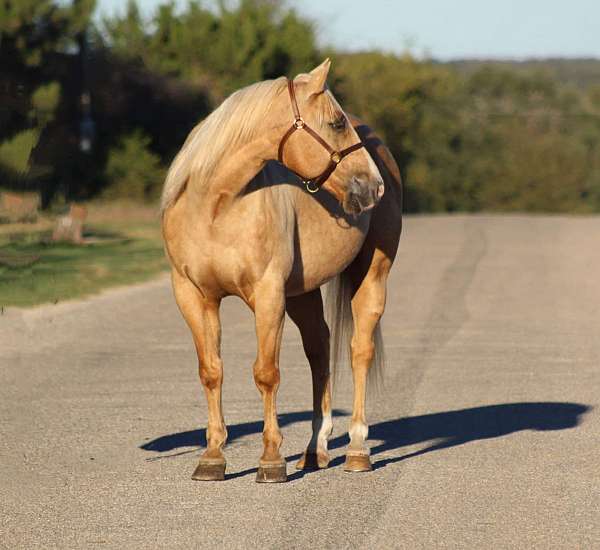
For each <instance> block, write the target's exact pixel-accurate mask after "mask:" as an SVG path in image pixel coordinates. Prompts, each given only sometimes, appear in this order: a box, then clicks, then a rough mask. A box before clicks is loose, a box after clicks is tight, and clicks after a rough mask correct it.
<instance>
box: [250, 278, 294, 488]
mask: <svg viewBox="0 0 600 550" xmlns="http://www.w3.org/2000/svg"><path fill="white" fill-rule="evenodd" d="M250 306H251V307H252V309H253V310H254V316H255V322H256V338H257V356H256V361H255V363H254V381H255V383H256V386H257V388H258V390H259V391H260V394H261V397H262V399H263V406H264V419H265V423H264V430H263V444H264V449H263V454H262V456H261V458H260V462H259V468H258V473H257V476H256V481H258V482H281V481H286V479H287V474H286V466H285V460H284V459H283V457H282V456H281V454H280V453H279V448H280V447H281V442H282V441H283V437H282V435H281V431H280V430H279V424H278V422H277V409H276V404H275V401H276V396H277V389H278V388H279V350H280V348H281V336H282V333H283V322H284V318H285V295H284V292H283V283H282V282H281V283H280V284H277V283H276V282H266V281H263V282H262V284H261V285H259V286H257V287H255V288H254V292H253V299H252V302H251V303H250Z"/></svg>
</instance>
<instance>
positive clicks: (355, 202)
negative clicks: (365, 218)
mask: <svg viewBox="0 0 600 550" xmlns="http://www.w3.org/2000/svg"><path fill="white" fill-rule="evenodd" d="M384 189H385V187H384V184H383V181H382V180H379V179H378V180H371V181H366V180H364V179H362V178H358V177H353V178H352V180H351V181H350V184H349V186H348V191H347V192H346V194H345V195H344V200H343V202H342V207H343V208H344V211H345V212H346V213H347V214H352V215H355V216H357V215H358V214H361V213H362V212H366V211H367V210H371V209H372V208H374V207H375V206H376V205H377V203H378V202H379V201H380V200H381V197H383V193H384Z"/></svg>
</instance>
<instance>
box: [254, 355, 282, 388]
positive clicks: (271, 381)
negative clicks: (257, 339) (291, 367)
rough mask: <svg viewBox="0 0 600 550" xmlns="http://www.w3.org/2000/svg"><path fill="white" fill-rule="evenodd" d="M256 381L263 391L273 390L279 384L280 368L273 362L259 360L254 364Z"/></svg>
mask: <svg viewBox="0 0 600 550" xmlns="http://www.w3.org/2000/svg"><path fill="white" fill-rule="evenodd" d="M254 382H255V383H256V385H257V387H258V389H259V390H260V391H261V392H263V391H272V390H273V389H274V388H276V387H277V386H279V368H278V367H277V365H275V364H273V363H262V362H257V363H256V364H255V365H254Z"/></svg>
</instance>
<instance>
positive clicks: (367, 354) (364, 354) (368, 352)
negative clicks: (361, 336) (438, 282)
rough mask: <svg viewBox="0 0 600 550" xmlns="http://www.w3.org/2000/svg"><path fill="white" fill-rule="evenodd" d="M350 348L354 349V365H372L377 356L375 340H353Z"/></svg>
mask: <svg viewBox="0 0 600 550" xmlns="http://www.w3.org/2000/svg"><path fill="white" fill-rule="evenodd" d="M350 347H351V349H352V364H353V365H354V364H356V363H361V364H362V363H366V364H367V366H370V365H371V361H372V360H373V357H374V356H375V343H374V342H373V340H362V341H360V340H354V339H353V340H352V342H351V344H350Z"/></svg>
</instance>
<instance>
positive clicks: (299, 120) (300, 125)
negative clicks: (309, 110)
mask: <svg viewBox="0 0 600 550" xmlns="http://www.w3.org/2000/svg"><path fill="white" fill-rule="evenodd" d="M294 126H295V127H296V129H298V130H301V129H302V128H304V119H303V118H302V117H299V118H297V119H296V120H295V121H294Z"/></svg>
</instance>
